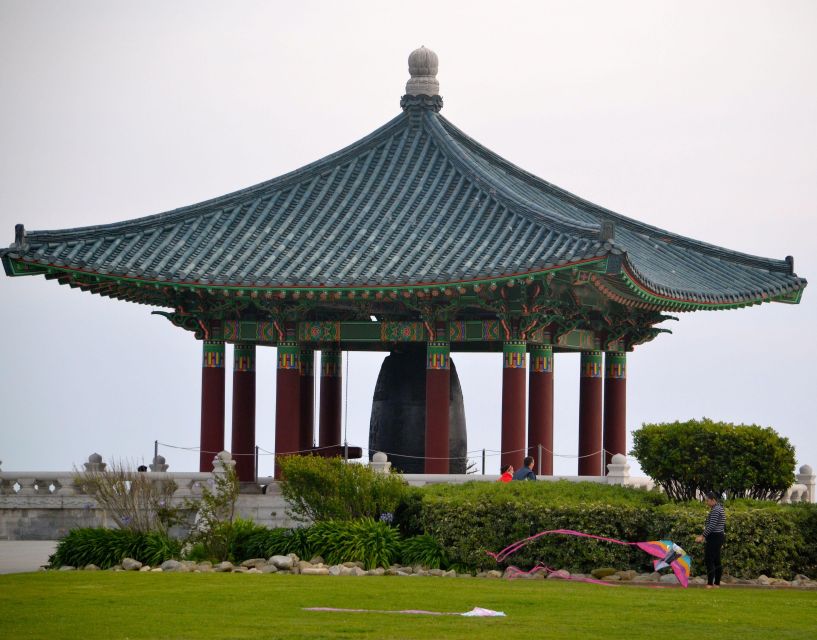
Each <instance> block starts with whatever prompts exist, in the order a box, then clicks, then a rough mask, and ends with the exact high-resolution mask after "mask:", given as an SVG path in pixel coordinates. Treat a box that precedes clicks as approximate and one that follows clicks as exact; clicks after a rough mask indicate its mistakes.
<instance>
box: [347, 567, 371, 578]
mask: <svg viewBox="0 0 817 640" xmlns="http://www.w3.org/2000/svg"><path fill="white" fill-rule="evenodd" d="M349 571H350V573H349V575H350V576H365V575H367V574H366V570H365V569H361V568H360V567H352V568H351V569H350V570H349Z"/></svg>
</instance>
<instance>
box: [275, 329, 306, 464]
mask: <svg viewBox="0 0 817 640" xmlns="http://www.w3.org/2000/svg"><path fill="white" fill-rule="evenodd" d="M299 351H300V349H299V348H298V344H297V343H296V342H282V343H281V344H279V345H278V374H277V378H276V383H275V456H276V459H277V457H278V456H283V455H291V454H293V453H295V452H296V451H298V445H299V438H300V422H301V372H300V365H299V363H298V359H299V358H298V356H299ZM275 477H276V478H279V477H280V467H279V466H278V464H276V465H275Z"/></svg>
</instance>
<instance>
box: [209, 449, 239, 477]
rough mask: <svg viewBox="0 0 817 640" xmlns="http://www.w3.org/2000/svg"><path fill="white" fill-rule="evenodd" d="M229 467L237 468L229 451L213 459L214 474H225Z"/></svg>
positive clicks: (218, 454)
mask: <svg viewBox="0 0 817 640" xmlns="http://www.w3.org/2000/svg"><path fill="white" fill-rule="evenodd" d="M227 467H235V460H233V456H232V454H231V453H230V452H229V451H222V452H221V453H217V454H216V457H215V458H213V473H224V472H225V470H226V468H227Z"/></svg>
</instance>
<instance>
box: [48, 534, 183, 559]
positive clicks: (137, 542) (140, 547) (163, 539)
mask: <svg viewBox="0 0 817 640" xmlns="http://www.w3.org/2000/svg"><path fill="white" fill-rule="evenodd" d="M180 553H181V544H180V543H179V542H178V541H177V540H173V539H172V538H170V537H168V536H167V535H166V534H163V533H160V532H156V531H150V532H140V531H133V530H130V529H101V528H86V529H73V530H72V531H71V532H69V534H68V535H67V536H66V537H65V538H63V539H62V540H60V542H59V543H58V544H57V549H56V551H55V552H54V554H53V555H52V556H51V558H50V559H49V561H50V564H51V566H52V567H55V568H56V567H61V566H72V567H84V566H85V565H88V564H95V565H96V566H98V567H99V568H100V569H108V568H110V567H112V566H114V565H116V564H119V563H120V562H122V559H123V558H133V559H134V560H138V561H139V562H142V563H143V564H148V565H158V564H161V563H162V562H164V561H165V560H169V559H171V558H174V557H176V558H177V557H179V555H180Z"/></svg>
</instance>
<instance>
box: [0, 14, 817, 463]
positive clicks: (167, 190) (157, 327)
mask: <svg viewBox="0 0 817 640" xmlns="http://www.w3.org/2000/svg"><path fill="white" fill-rule="evenodd" d="M420 45H425V46H427V47H429V48H431V49H433V50H434V51H436V53H437V54H438V56H439V60H440V71H439V74H438V78H439V81H440V85H441V91H440V93H441V94H442V96H443V98H444V100H445V107H444V109H443V115H445V116H446V117H447V118H448V119H450V120H452V121H453V122H454V123H455V124H456V125H457V126H458V127H459V128H461V129H463V130H464V131H465V132H466V133H468V134H469V135H470V136H472V137H474V138H476V139H477V140H478V141H480V142H481V143H482V144H484V145H485V146H487V147H488V148H490V149H492V150H493V151H495V152H497V153H499V154H500V155H501V156H503V157H505V158H507V159H508V160H510V161H511V162H513V163H515V164H517V165H519V166H521V167H523V168H525V169H527V170H528V171H530V172H532V173H534V174H536V175H538V176H541V177H542V178H544V179H546V180H548V181H550V182H552V183H555V184H557V185H559V186H561V187H562V188H565V189H567V190H569V191H571V192H573V193H575V194H577V195H580V196H582V197H584V198H586V199H588V200H590V201H592V202H595V203H598V204H600V205H602V206H605V207H607V208H610V209H613V210H614V211H617V212H619V213H622V214H624V215H627V216H630V217H633V218H636V219H639V220H641V221H643V222H645V223H648V224H651V225H655V226H658V227H662V228H665V229H668V230H671V231H674V232H677V233H681V234H683V235H687V236H690V237H692V238H696V239H700V240H704V241H707V242H710V243H713V244H717V245H721V246H724V247H727V248H730V249H734V250H738V251H742V252H746V253H752V254H757V255H761V256H766V257H773V258H778V259H782V258H783V257H784V256H786V255H793V256H794V259H795V262H794V264H795V271H796V272H797V274H798V275H800V276H803V277H806V278H811V279H812V280H814V281H815V282H817V255H815V253H816V252H815V248H817V241H815V235H816V232H817V222H815V214H817V210H816V209H817V82H815V78H817V2H809V1H800V2H795V1H781V0H776V1H768V2H753V1H746V0H740V1H735V2H710V1H707V2H690V1H689V0H686V1H684V2H657V1H643V2H621V1H618V2H615V3H612V2H601V1H599V2H576V1H569V2H547V1H541V0H539V1H536V2H514V1H508V0H506V1H505V2H496V1H492V2H482V1H473V0H472V1H469V2H444V1H441V0H437V1H436V2H433V3H432V2H427V3H409V4H407V3H405V2H387V1H384V0H379V1H375V2H350V1H348V0H347V1H345V2H328V1H327V2H308V1H301V2H297V3H294V2H271V1H270V2H248V1H247V2H240V1H236V2H230V3H226V2H222V3H217V2H201V1H196V2H192V1H190V2H180V1H168V0H162V1H159V2H154V1H145V0H142V1H140V2H121V1H114V0H105V1H98V2H92V1H85V0H77V1H64V2H56V1H54V2H37V1H30V0H23V1H11V0H0V244H2V245H3V246H6V245H8V244H10V243H11V242H12V241H13V240H14V224H15V223H24V224H25V226H26V229H28V230H42V229H59V228H70V227H80V226H85V225H96V224H106V223H112V222H117V221H121V220H127V219H130V218H135V217H139V216H143V215H148V214H153V213H158V212H162V211H166V210H169V209H173V208H176V207H180V206H184V205H188V204H193V203H195V202H199V201H201V200H205V199H208V198H212V197H214V196H219V195H222V194H224V193H227V192H230V191H234V190H236V189H239V188H243V187H246V186H249V185H251V184H255V183H257V182H261V181H263V180H267V179H269V178H272V177H275V176H278V175H280V174H282V173H285V172H287V171H290V170H293V169H296V168H298V167H300V166H302V165H304V164H306V163H308V162H311V161H313V160H316V159H318V158H321V157H323V156H324V155H326V154H328V153H331V152H333V151H336V150H337V149H340V148H341V147H343V146H346V145H348V144H350V143H352V142H354V141H356V140H358V139H359V138H361V137H363V136H364V135H366V134H368V133H369V132H371V131H372V130H374V129H375V128H377V127H379V126H380V125H382V124H384V123H385V122H386V121H388V120H389V119H391V118H392V117H393V116H395V115H396V114H398V113H399V99H400V96H401V95H402V94H403V93H404V88H405V83H406V80H407V79H408V70H407V57H408V54H409V53H410V52H411V51H412V50H413V49H415V48H416V47H419V46H420ZM814 286H815V285H812V287H809V288H807V289H806V291H805V294H804V297H803V301H802V303H801V304H800V305H796V306H792V305H784V304H764V305H762V306H760V307H753V308H750V309H744V310H737V311H709V312H706V311H699V312H695V313H691V314H680V316H679V317H680V322H677V323H672V324H671V325H670V326H669V328H671V329H672V331H673V335H662V336H660V337H659V338H657V339H656V340H655V341H653V342H651V343H647V344H645V345H642V346H639V347H637V348H636V351H635V352H634V353H632V354H630V356H629V370H628V378H629V380H628V397H627V402H628V419H627V422H628V431H632V430H633V429H636V428H638V427H639V426H640V425H641V424H642V423H644V422H664V421H674V420H677V419H682V420H684V419H689V418H700V417H702V416H707V417H710V418H713V419H718V420H724V421H728V422H735V423H741V422H742V423H755V424H760V425H763V426H770V427H773V428H774V429H776V430H777V431H778V432H779V433H781V434H782V435H784V436H786V437H788V438H789V439H790V440H791V442H792V444H793V445H794V446H795V448H796V450H797V460H798V467H799V465H801V464H811V465H812V466H813V467H817V388H815V384H814V373H815V363H816V362H817V338H816V337H815V326H817V291H812V290H811V289H812V288H813V287H814ZM151 310H152V309H151V308H149V307H144V306H140V305H134V304H128V303H124V302H118V301H112V300H110V299H107V298H100V297H99V296H94V295H90V294H87V293H81V292H79V291H78V290H73V289H70V288H68V287H62V286H59V285H57V284H56V283H55V282H50V281H45V279H44V278H42V277H36V278H7V277H5V276H0V344H2V365H1V366H0V394H2V395H0V399H2V409H1V410H0V460H2V469H3V470H4V471H8V470H67V469H70V468H71V467H72V466H74V465H80V464H81V463H82V462H83V461H85V460H86V459H87V456H88V455H89V454H90V453H92V452H99V453H100V454H102V455H103V457H104V458H105V459H111V458H116V459H129V460H133V461H136V462H139V463H141V462H142V461H143V460H144V461H145V462H150V459H151V458H152V456H153V442H154V440H159V441H160V442H162V443H166V444H168V445H175V446H181V447H196V446H197V445H198V440H199V409H200V380H201V369H200V366H201V365H200V363H201V345H200V344H199V343H198V342H196V341H195V340H194V339H193V337H192V334H190V333H188V332H185V331H182V330H180V329H177V328H174V327H173V326H172V325H171V324H170V323H169V322H167V321H166V320H164V319H163V318H161V317H157V316H151V315H150V312H151ZM384 356H385V354H363V353H353V354H352V355H351V358H350V363H351V364H350V375H349V377H348V379H347V380H346V383H347V384H348V419H347V430H348V440H349V442H350V444H354V445H360V446H364V447H365V446H366V445H367V443H368V425H369V414H370V410H371V397H372V393H373V390H374V384H375V380H376V378H377V373H378V370H379V366H380V362H381V360H382V358H383V357H384ZM231 361H232V360H231V350H230V349H229V348H228V362H231ZM454 361H455V362H456V364H457V365H458V369H459V372H460V378H461V383H462V388H463V394H464V398H465V409H466V420H467V428H468V449H469V450H471V451H474V452H477V451H479V450H481V449H483V448H485V449H488V450H493V451H498V450H499V448H500V405H501V366H502V365H501V360H500V356H498V355H474V354H469V355H465V354H456V353H455V354H454ZM578 361H579V358H578V355H574V354H565V355H557V357H556V408H555V412H556V432H555V444H554V448H555V450H556V452H557V453H558V454H561V455H563V456H565V457H557V458H556V464H555V471H556V473H557V474H566V475H572V474H575V473H576V460H575V455H576V453H577V448H578V436H577V431H578V427H577V425H578V388H579V377H578V373H579V371H578V370H579V366H578ZM257 370H258V374H257V384H258V387H257V389H258V405H257V426H256V432H257V441H258V444H259V445H260V446H261V447H263V448H265V449H267V450H269V451H272V450H273V449H274V417H275V406H274V405H275V350H274V349H272V348H269V349H264V348H262V349H259V352H258V363H257ZM229 371H230V370H229V369H228V375H227V387H228V389H227V392H228V400H227V407H228V410H229V407H230V400H229V398H230V396H229V394H230V378H231V376H230V375H229ZM229 425H230V417H229V415H228V416H227V443H229V441H230V439H229V437H230V436H229V433H230V432H229V429H230V427H229ZM631 445H632V438H631V436H630V435H629V433H628V447H629V446H631ZM160 452H161V453H162V454H163V455H165V456H166V457H167V460H168V463H169V464H170V470H171V471H184V470H195V469H196V468H197V459H198V458H197V454H195V453H194V452H188V451H184V450H181V449H171V448H169V447H167V446H161V447H160ZM475 456H476V457H478V456H479V454H475ZM498 464H499V459H498V457H497V456H491V455H490V453H489V457H488V472H490V473H493V472H495V471H496V469H495V468H496V467H497V466H498ZM271 470H272V465H271V460H270V458H269V457H268V456H263V457H262V458H261V464H260V472H261V473H262V474H266V473H270V472H271Z"/></svg>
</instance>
